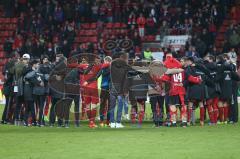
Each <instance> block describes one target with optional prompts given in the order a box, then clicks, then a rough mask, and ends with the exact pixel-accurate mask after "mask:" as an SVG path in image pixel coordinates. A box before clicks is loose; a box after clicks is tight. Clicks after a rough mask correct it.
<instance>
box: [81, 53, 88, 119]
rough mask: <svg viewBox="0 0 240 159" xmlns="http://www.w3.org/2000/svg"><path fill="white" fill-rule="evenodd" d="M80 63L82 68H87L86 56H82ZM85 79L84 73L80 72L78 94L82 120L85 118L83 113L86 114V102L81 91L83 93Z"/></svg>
mask: <svg viewBox="0 0 240 159" xmlns="http://www.w3.org/2000/svg"><path fill="white" fill-rule="evenodd" d="M81 64H82V68H83V69H84V70H86V69H87V68H88V66H89V65H88V59H87V57H83V58H82V61H81ZM84 81H85V75H84V74H82V75H81V76H80V86H82V87H81V89H80V95H81V101H82V115H81V120H84V119H85V114H86V104H85V101H84V98H83V93H84V87H83V83H84Z"/></svg>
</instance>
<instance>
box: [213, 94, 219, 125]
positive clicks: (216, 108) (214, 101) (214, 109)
mask: <svg viewBox="0 0 240 159" xmlns="http://www.w3.org/2000/svg"><path fill="white" fill-rule="evenodd" d="M213 112H214V121H215V123H217V121H218V116H219V109H218V98H214V99H213Z"/></svg>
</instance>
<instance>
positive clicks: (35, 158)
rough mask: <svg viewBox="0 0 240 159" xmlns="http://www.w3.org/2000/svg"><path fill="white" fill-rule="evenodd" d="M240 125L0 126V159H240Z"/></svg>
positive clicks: (148, 123) (147, 123)
mask: <svg viewBox="0 0 240 159" xmlns="http://www.w3.org/2000/svg"><path fill="white" fill-rule="evenodd" d="M239 126H240V125H239V124H236V125H218V126H215V127H212V126H204V127H200V126H195V127H188V128H181V127H177V128H166V127H162V128H152V124H151V123H150V122H146V123H144V124H143V128H141V129H139V128H135V127H132V126H131V125H130V124H126V128H124V129H109V128H96V129H94V130H90V129H89V128H87V125H86V123H83V124H82V126H81V127H80V128H74V127H73V126H71V127H70V128H69V129H65V128H49V127H44V128H38V127H31V128H25V127H16V126H10V125H0V143H1V148H0V159H77V158H81V159H84V158H87V159H88V158H89V159H108V158H110V159H118V158H119V159H123V158H129V159H134V158H137V159H154V158H156V159H159V158H160V159H165V158H166V159H172V158H174V159H239V156H240V150H239V147H240V127H239Z"/></svg>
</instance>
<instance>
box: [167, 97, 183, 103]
mask: <svg viewBox="0 0 240 159" xmlns="http://www.w3.org/2000/svg"><path fill="white" fill-rule="evenodd" d="M169 105H181V100H180V97H179V96H178V95H176V96H169Z"/></svg>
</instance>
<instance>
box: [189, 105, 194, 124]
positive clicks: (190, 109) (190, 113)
mask: <svg viewBox="0 0 240 159" xmlns="http://www.w3.org/2000/svg"><path fill="white" fill-rule="evenodd" d="M192 112H193V110H192V108H188V122H191V119H192Z"/></svg>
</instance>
